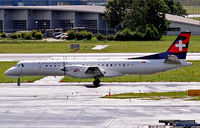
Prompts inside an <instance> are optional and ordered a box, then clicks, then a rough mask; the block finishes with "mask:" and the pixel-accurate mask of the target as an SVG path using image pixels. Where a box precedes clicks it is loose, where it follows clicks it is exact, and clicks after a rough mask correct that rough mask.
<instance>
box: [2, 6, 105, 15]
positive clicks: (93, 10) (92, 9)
mask: <svg viewBox="0 0 200 128" xmlns="http://www.w3.org/2000/svg"><path fill="white" fill-rule="evenodd" d="M0 9H19V10H20V9H31V10H55V11H75V12H91V13H101V14H103V13H104V10H105V7H104V6H89V5H70V6H1V8H0Z"/></svg>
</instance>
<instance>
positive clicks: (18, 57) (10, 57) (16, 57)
mask: <svg viewBox="0 0 200 128" xmlns="http://www.w3.org/2000/svg"><path fill="white" fill-rule="evenodd" d="M150 54H155V53H77V54H67V53H66V54H60V53H46V54H0V61H23V60H49V59H54V60H56V59H66V60H67V59H74V60H76V59H126V58H130V57H131V58H132V57H139V56H146V55H150ZM187 60H200V53H188V55H187Z"/></svg>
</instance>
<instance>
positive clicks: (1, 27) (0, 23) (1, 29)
mask: <svg viewBox="0 0 200 128" xmlns="http://www.w3.org/2000/svg"><path fill="white" fill-rule="evenodd" d="M0 32H3V21H2V20H0Z"/></svg>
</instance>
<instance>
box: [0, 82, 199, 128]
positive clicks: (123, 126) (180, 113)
mask: <svg viewBox="0 0 200 128" xmlns="http://www.w3.org/2000/svg"><path fill="white" fill-rule="evenodd" d="M90 86H91V83H57V84H50V83H47V84H44V83H22V86H21V87H18V86H16V83H12V84H11V83H6V84H0V127H2V128H38V127H40V128H41V127H42V128H94V127H95V128H136V127H143V126H148V125H162V124H159V123H158V120H161V119H162V120H164V119H166V120H169V119H181V120H184V119H187V120H196V121H197V122H200V116H199V113H200V109H199V107H200V102H199V101H185V100H183V99H173V100H159V101H157V100H155V101H152V100H139V99H121V100H119V99H103V98H100V97H101V96H104V95H107V94H109V92H111V93H112V94H114V93H124V92H152V91H154V92H163V91H186V90H188V89H200V83H176V82H174V83H102V86H101V87H98V88H92V87H90Z"/></svg>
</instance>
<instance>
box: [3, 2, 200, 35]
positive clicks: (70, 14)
mask: <svg viewBox="0 0 200 128" xmlns="http://www.w3.org/2000/svg"><path fill="white" fill-rule="evenodd" d="M104 10H105V7H104V6H88V5H71V6H1V8H0V32H15V31H26V30H33V29H37V30H41V29H45V30H48V29H51V30H54V29H56V28H61V29H63V30H64V31H67V30H70V29H85V30H88V31H91V32H93V33H98V32H100V33H103V34H112V33H115V28H111V27H109V25H108V24H107V23H106V22H105V21H104V19H103V16H104ZM166 18H167V19H168V20H170V21H171V24H170V29H169V31H168V35H177V34H178V33H180V32H181V31H184V30H188V31H191V32H192V34H194V35H200V22H199V21H197V20H192V19H188V18H184V17H180V16H173V15H169V14H167V15H166Z"/></svg>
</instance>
